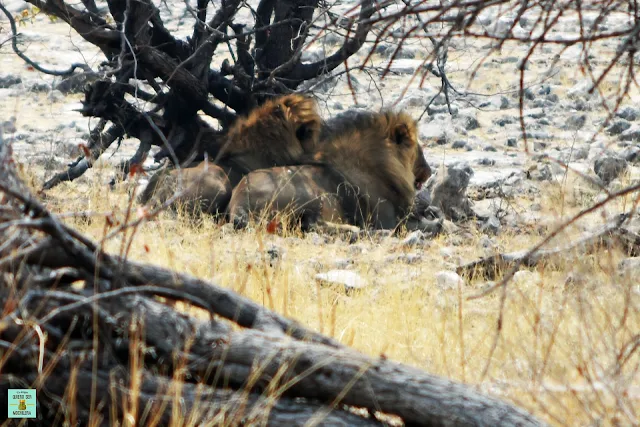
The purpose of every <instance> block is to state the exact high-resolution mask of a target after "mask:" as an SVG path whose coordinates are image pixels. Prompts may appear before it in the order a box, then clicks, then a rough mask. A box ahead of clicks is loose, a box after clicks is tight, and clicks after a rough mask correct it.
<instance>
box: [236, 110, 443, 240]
mask: <svg viewBox="0 0 640 427" xmlns="http://www.w3.org/2000/svg"><path fill="white" fill-rule="evenodd" d="M306 161H307V162H308V163H310V164H308V165H298V166H286V167H275V168H270V169H262V170H256V171H253V172H251V173H249V174H248V175H247V176H245V177H244V178H243V179H242V180H241V181H240V183H239V184H238V185H237V186H236V187H235V188H234V190H233V194H232V197H231V201H230V202H229V206H228V216H229V220H230V221H232V222H233V224H234V225H235V226H236V227H237V228H242V227H245V226H246V225H247V223H248V221H249V220H250V219H257V218H259V217H260V215H263V214H264V213H265V212H266V214H267V216H269V217H272V216H273V215H274V214H277V213H283V212H284V210H285V209H289V210H291V213H292V215H293V218H294V219H295V220H296V221H297V222H299V223H300V225H301V226H302V228H303V229H309V228H311V227H313V226H314V225H317V224H321V223H327V222H331V223H333V222H341V223H346V224H351V225H356V226H358V227H362V228H373V229H397V228H398V226H399V225H401V224H404V225H406V226H407V228H408V229H422V230H426V231H429V232H434V231H436V230H434V227H435V228H438V226H437V224H436V225H434V224H433V223H431V222H427V221H426V220H420V219H418V218H415V217H414V216H413V215H411V207H412V204H413V201H414V196H415V192H416V189H417V188H420V187H421V185H422V184H423V183H424V182H425V181H426V180H427V179H428V178H429V176H430V175H431V169H430V168H429V165H428V164H427V162H426V160H425V158H424V154H423V152H422V148H421V147H420V145H419V144H418V136H417V125H416V122H415V120H413V119H412V118H411V117H410V116H409V115H407V114H406V113H403V112H392V111H386V112H382V113H374V112H347V113H344V114H342V115H339V116H337V117H335V118H334V119H332V120H330V121H329V122H327V123H326V125H325V127H324V128H323V131H322V133H321V137H320V141H319V142H318V144H317V149H316V152H315V153H314V154H313V156H311V157H310V158H308V159H306Z"/></svg>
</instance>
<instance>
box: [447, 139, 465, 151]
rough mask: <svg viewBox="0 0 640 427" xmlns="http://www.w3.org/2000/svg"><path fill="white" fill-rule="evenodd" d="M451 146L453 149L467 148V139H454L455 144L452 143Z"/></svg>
mask: <svg viewBox="0 0 640 427" xmlns="http://www.w3.org/2000/svg"><path fill="white" fill-rule="evenodd" d="M451 148H453V149H461V148H467V141H463V140H461V139H459V140H457V141H454V142H453V144H452V145H451Z"/></svg>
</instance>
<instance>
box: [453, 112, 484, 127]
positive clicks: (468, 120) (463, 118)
mask: <svg viewBox="0 0 640 427" xmlns="http://www.w3.org/2000/svg"><path fill="white" fill-rule="evenodd" d="M457 121H458V122H459V123H460V124H461V125H462V127H463V128H464V129H465V130H475V129H478V128H479V127H480V123H478V120H477V119H476V118H475V117H471V116H467V115H460V116H458V118H457Z"/></svg>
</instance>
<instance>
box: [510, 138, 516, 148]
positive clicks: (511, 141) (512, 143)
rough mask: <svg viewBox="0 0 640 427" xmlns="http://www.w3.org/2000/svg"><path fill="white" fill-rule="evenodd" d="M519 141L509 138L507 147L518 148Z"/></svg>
mask: <svg viewBox="0 0 640 427" xmlns="http://www.w3.org/2000/svg"><path fill="white" fill-rule="evenodd" d="M517 146H518V140H517V139H515V138H507V147H517Z"/></svg>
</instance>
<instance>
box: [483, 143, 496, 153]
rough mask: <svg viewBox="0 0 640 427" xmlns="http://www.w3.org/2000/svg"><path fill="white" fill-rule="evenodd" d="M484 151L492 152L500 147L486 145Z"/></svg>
mask: <svg viewBox="0 0 640 427" xmlns="http://www.w3.org/2000/svg"><path fill="white" fill-rule="evenodd" d="M482 151H488V152H491V153H495V152H496V151H498V149H497V148H496V147H494V146H493V145H485V146H484V147H483V148H482Z"/></svg>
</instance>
